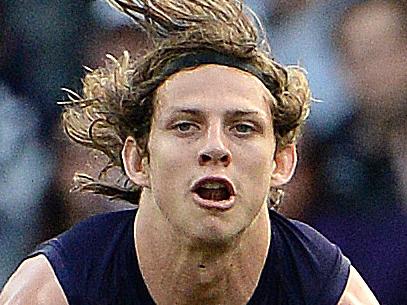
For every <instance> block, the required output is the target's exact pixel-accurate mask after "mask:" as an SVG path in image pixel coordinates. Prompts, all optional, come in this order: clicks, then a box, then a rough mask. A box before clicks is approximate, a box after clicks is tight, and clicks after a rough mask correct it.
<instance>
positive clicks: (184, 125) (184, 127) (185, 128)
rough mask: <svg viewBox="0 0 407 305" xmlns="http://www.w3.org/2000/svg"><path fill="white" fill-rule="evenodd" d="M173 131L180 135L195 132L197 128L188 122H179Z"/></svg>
mask: <svg viewBox="0 0 407 305" xmlns="http://www.w3.org/2000/svg"><path fill="white" fill-rule="evenodd" d="M173 128H174V129H176V130H177V131H180V132H181V133H187V132H191V131H194V130H197V129H198V128H199V127H198V126H197V125H196V124H193V123H190V122H180V123H178V124H175V125H174V126H173Z"/></svg>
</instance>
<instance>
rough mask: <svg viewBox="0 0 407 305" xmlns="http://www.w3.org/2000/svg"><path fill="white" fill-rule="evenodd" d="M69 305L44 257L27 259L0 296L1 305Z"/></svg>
mask: <svg viewBox="0 0 407 305" xmlns="http://www.w3.org/2000/svg"><path fill="white" fill-rule="evenodd" d="M20 304H32V305H48V304H52V305H68V301H67V299H66V297H65V294H64V292H63V290H62V288H61V285H60V284H59V282H58V280H57V278H56V276H55V273H54V271H53V269H52V267H51V264H50V263H49V262H48V260H47V258H46V257H45V256H44V255H41V254H40V255H37V256H34V257H32V258H29V259H26V260H25V261H23V262H22V263H21V265H20V266H19V267H18V268H17V270H16V271H15V272H14V273H13V275H12V276H11V277H10V279H9V281H8V282H7V284H6V286H4V289H3V291H2V292H1V294H0V305H20Z"/></svg>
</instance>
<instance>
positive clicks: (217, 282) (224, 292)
mask: <svg viewBox="0 0 407 305" xmlns="http://www.w3.org/2000/svg"><path fill="white" fill-rule="evenodd" d="M146 201H147V200H146V196H142V199H141V202H140V208H139V211H138V212H137V217H136V220H135V228H134V232H135V233H134V234H135V241H136V252H137V258H138V261H139V266H140V269H141V272H142V275H143V278H144V281H145V283H146V285H147V287H148V289H149V292H150V294H151V295H152V297H153V299H154V300H155V302H156V303H157V304H158V305H167V304H177V305H182V304H196V305H199V304H206V305H211V304H224V305H226V304H242V305H243V304H247V302H248V301H249V299H250V297H251V296H252V294H253V292H254V289H255V288H256V286H257V284H258V281H259V278H260V274H261V271H262V269H263V267H264V263H265V259H266V257H267V253H268V247H269V243H270V228H269V218H268V210H267V206H266V205H264V207H263V208H262V210H261V212H260V213H259V215H258V216H257V217H256V218H255V220H254V221H253V222H252V224H251V225H250V226H249V227H248V228H247V229H246V230H244V231H243V232H242V233H240V234H239V236H236V238H234V239H233V240H229V241H228V242H225V243H219V242H217V243H216V244H211V243H209V242H208V243H205V244H201V245H196V244H191V243H189V242H188V240H185V239H182V238H180V234H178V233H177V232H174V230H173V228H172V227H171V226H170V224H169V223H168V221H167V220H166V219H165V218H164V217H163V215H162V214H161V212H160V210H159V209H158V208H157V207H156V205H155V204H154V202H146Z"/></svg>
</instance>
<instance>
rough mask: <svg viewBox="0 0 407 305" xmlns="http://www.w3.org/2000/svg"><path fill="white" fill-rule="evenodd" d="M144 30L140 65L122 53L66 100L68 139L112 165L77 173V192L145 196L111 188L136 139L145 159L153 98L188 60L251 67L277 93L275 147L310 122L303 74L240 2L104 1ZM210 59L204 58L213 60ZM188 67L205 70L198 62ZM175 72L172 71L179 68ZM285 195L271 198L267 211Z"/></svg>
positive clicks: (125, 183)
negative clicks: (282, 60)
mask: <svg viewBox="0 0 407 305" xmlns="http://www.w3.org/2000/svg"><path fill="white" fill-rule="evenodd" d="M107 1H108V2H109V3H110V4H111V5H112V6H114V7H115V8H117V9H119V10H120V11H122V12H123V13H125V14H127V15H128V16H130V17H131V18H133V20H134V21H135V23H136V24H137V25H138V26H139V27H141V28H142V29H143V30H144V31H145V32H146V33H147V37H148V39H149V40H150V42H151V45H152V47H151V49H149V50H148V52H147V53H146V54H145V55H144V56H142V57H139V58H138V59H133V58H131V56H130V54H129V52H125V53H124V54H123V56H122V57H121V58H119V59H116V58H114V57H113V56H110V55H108V61H107V62H106V65H105V66H104V67H100V68H97V69H95V70H91V69H88V74H87V75H86V76H85V78H84V80H83V92H82V94H81V95H80V94H77V93H75V92H73V91H71V90H68V89H65V91H67V92H68V98H69V100H67V101H65V102H62V104H64V105H65V109H64V112H63V126H64V129H65V132H66V134H67V135H68V136H69V137H70V138H71V139H72V140H73V141H75V142H77V143H79V144H82V145H84V146H86V147H89V148H92V149H96V150H98V151H100V152H102V153H103V154H105V155H106V156H107V157H108V160H109V162H108V164H107V165H106V167H105V168H104V169H103V170H102V171H101V173H100V175H99V177H98V178H97V179H96V178H93V177H90V176H88V175H85V174H80V173H77V174H76V175H75V177H74V182H75V187H74V190H80V191H89V192H93V193H97V194H102V195H105V196H108V197H109V198H111V199H123V200H127V201H129V202H130V203H133V204H137V203H138V200H139V197H140V193H141V189H140V188H139V187H138V186H137V185H134V184H132V183H131V181H129V179H124V180H123V179H121V180H118V181H115V182H111V181H109V179H108V176H109V175H108V172H109V171H110V170H111V169H113V168H116V169H118V170H119V172H120V173H121V175H123V177H125V173H124V170H123V163H122V160H121V150H122V148H123V144H124V141H125V139H126V138H127V137H128V136H133V137H134V138H135V139H136V141H137V142H138V144H139V145H140V146H141V147H143V148H144V151H143V153H144V154H145V155H147V156H148V152H147V140H148V135H149V132H150V124H151V117H152V114H153V110H154V93H155V91H156V89H157V88H158V87H159V86H160V84H162V83H163V82H164V81H165V80H166V79H167V78H168V77H169V76H170V75H171V74H173V73H176V72H177V71H179V70H181V69H182V68H183V67H185V63H184V64H182V63H181V64H180V62H182V59H183V58H186V57H191V56H192V59H194V56H195V55H196V56H198V57H199V54H202V53H204V54H207V55H208V54H209V55H208V56H209V61H210V55H211V54H215V56H218V55H219V56H221V57H223V58H228V59H229V60H228V62H230V63H231V65H234V63H236V65H238V66H239V67H240V66H242V67H243V69H244V67H249V71H251V72H252V71H254V72H253V73H254V74H255V75H256V76H257V77H259V78H260V79H261V80H262V82H263V83H264V84H265V86H266V87H267V88H268V89H269V90H270V92H271V93H272V96H273V99H272V100H271V101H270V109H271V112H272V115H273V126H274V130H275V137H276V141H277V147H278V148H279V149H281V148H284V147H285V146H286V145H288V144H291V143H295V142H296V141H297V139H298V137H299V135H300V133H301V129H302V126H303V125H304V122H305V121H306V119H307V117H308V114H309V110H310V101H311V92H310V89H309V86H308V81H307V78H306V74H305V72H304V71H303V69H301V68H300V67H298V66H283V65H281V64H279V63H278V62H277V61H276V60H275V59H274V58H273V57H272V56H271V51H270V46H269V44H268V42H267V39H266V35H265V33H264V30H263V28H262V26H261V23H260V22H259V21H258V18H257V17H256V15H255V14H254V13H253V12H252V11H251V10H250V9H249V8H248V7H246V6H245V5H244V4H243V3H242V1H239V0H182V1H181V0H154V1H153V0H133V1H124V0H107ZM208 56H207V57H208ZM192 62H193V63H192V64H191V63H189V64H188V67H191V66H193V65H196V66H197V65H199V64H202V62H201V61H199V60H197V61H196V62H194V61H193V60H192ZM174 67H175V68H174ZM281 194H282V191H281V190H278V189H273V190H271V191H270V206H273V207H276V205H278V204H279V203H280V201H281V200H280V199H281Z"/></svg>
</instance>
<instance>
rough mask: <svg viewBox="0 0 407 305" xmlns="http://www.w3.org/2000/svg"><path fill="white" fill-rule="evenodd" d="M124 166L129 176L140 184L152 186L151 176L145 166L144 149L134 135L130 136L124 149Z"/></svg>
mask: <svg viewBox="0 0 407 305" xmlns="http://www.w3.org/2000/svg"><path fill="white" fill-rule="evenodd" d="M122 160H123V167H124V171H125V173H126V175H127V177H129V178H130V180H131V181H132V182H133V183H135V184H136V185H138V186H141V187H150V180H149V176H148V174H147V172H146V169H145V168H144V164H143V155H142V150H141V148H140V147H139V145H138V144H137V142H136V140H135V139H134V138H133V137H128V138H127V139H126V141H125V142H124V145H123V150H122Z"/></svg>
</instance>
